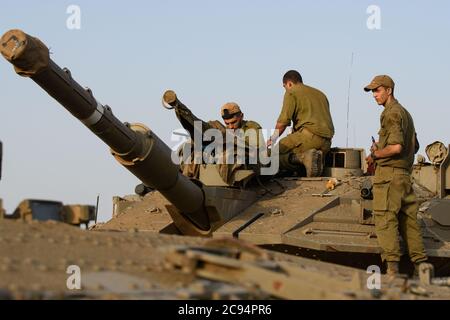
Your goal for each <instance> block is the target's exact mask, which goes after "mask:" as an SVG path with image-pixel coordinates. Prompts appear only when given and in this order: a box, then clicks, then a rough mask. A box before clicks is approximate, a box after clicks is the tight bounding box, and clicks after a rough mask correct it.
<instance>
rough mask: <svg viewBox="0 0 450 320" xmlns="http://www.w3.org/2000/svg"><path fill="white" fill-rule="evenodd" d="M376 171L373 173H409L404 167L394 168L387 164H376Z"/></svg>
mask: <svg viewBox="0 0 450 320" xmlns="http://www.w3.org/2000/svg"><path fill="white" fill-rule="evenodd" d="M376 170H377V171H376V172H375V175H377V174H408V175H409V174H410V173H411V171H410V170H408V169H405V168H395V167H389V166H380V165H378V166H377V169H376Z"/></svg>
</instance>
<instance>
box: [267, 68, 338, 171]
mask: <svg viewBox="0 0 450 320" xmlns="http://www.w3.org/2000/svg"><path fill="white" fill-rule="evenodd" d="M283 87H284V88H285V90H286V93H285V95H284V101H283V108H282V110H281V113H280V116H279V117H278V120H277V123H276V126H275V129H276V130H275V134H274V135H273V136H272V137H271V138H270V139H269V141H268V142H267V145H268V146H270V145H272V144H273V143H275V142H276V140H277V139H278V136H280V135H282V134H283V132H284V130H285V129H286V128H287V127H288V126H289V125H290V124H291V122H292V133H291V134H289V135H287V136H286V137H285V138H283V139H281V140H280V144H279V155H280V168H281V169H285V170H288V171H297V170H298V169H299V167H298V165H300V164H301V165H303V166H304V167H305V169H306V176H308V177H317V176H320V175H321V174H322V168H323V157H324V156H325V154H326V153H327V152H328V151H329V150H330V147H331V139H332V138H333V136H334V126H333V120H332V119H331V114H330V106H329V103H328V99H327V97H326V96H325V94H323V93H322V92H321V91H319V90H317V89H315V88H312V87H310V86H307V85H305V84H303V80H302V76H301V75H300V73H299V72H298V71H296V70H290V71H288V72H286V74H285V75H284V76H283Z"/></svg>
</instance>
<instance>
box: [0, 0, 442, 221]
mask: <svg viewBox="0 0 450 320" xmlns="http://www.w3.org/2000/svg"><path fill="white" fill-rule="evenodd" d="M70 5H77V6H79V8H80V10H81V18H80V27H81V28H80V29H69V28H68V27H67V24H66V22H67V19H68V18H70V16H71V14H70V13H69V14H68V13H67V12H66V10H67V8H68V7H69V6H70ZM371 5H375V6H377V7H378V8H379V9H380V11H379V12H380V17H381V20H380V24H379V26H380V29H369V28H368V26H367V20H368V19H369V20H370V21H371V22H372V23H373V22H374V20H373V19H371V17H372V13H373V11H371V13H367V9H368V7H369V6H371ZM12 28H20V29H23V30H24V31H25V32H27V33H29V34H31V35H33V36H36V37H38V38H40V39H41V40H42V41H44V43H46V44H47V45H48V46H49V47H51V52H52V53H53V54H52V56H51V57H52V59H53V60H54V61H55V62H56V63H58V64H59V65H60V66H61V67H68V68H69V69H71V71H72V75H73V77H74V78H75V79H76V80H77V81H78V82H79V83H80V84H81V85H82V86H88V87H90V88H91V89H92V90H93V92H94V95H95V96H96V98H97V99H98V100H99V101H100V102H102V103H103V104H108V105H110V106H111V108H112V109H113V111H114V114H115V115H116V116H117V117H118V118H119V119H120V120H122V121H128V122H142V123H144V124H146V125H147V126H149V127H150V128H151V129H152V130H153V131H154V132H156V133H157V134H158V135H159V136H160V137H161V138H162V139H163V140H164V141H165V142H166V143H167V144H169V145H170V146H173V145H175V142H172V141H171V132H172V131H173V130H174V129H177V128H179V127H180V126H179V124H178V123H177V121H176V117H175V115H174V113H173V112H171V111H168V110H165V109H163V108H162V107H161V96H162V94H163V92H164V91H165V90H166V89H174V90H175V91H176V92H177V93H178V96H179V98H180V99H181V100H182V101H183V102H184V103H185V104H187V105H188V106H189V107H191V108H192V110H193V111H194V112H195V113H196V114H197V115H198V116H199V117H201V118H203V119H205V120H209V119H217V118H219V108H220V106H221V105H222V104H224V103H225V102H228V101H235V102H237V103H239V104H240V105H241V107H242V109H243V111H244V113H245V117H246V118H247V119H252V120H255V121H257V122H259V123H260V124H261V125H262V126H263V127H264V128H267V129H270V128H271V127H273V126H274V125H275V121H276V118H277V116H278V113H279V111H280V107H281V103H282V98H283V88H282V84H281V78H282V76H283V74H284V72H285V71H287V70H289V69H297V70H299V71H300V72H301V74H302V76H303V79H304V82H305V83H306V84H308V85H311V86H314V87H316V88H318V89H320V90H322V91H323V92H324V93H325V94H326V95H327V96H328V99H329V101H330V105H331V112H332V116H333V120H334V125H335V128H336V135H335V138H334V140H333V145H334V146H341V147H345V146H346V141H347V129H346V128H347V125H346V115H347V98H348V85H349V77H350V74H351V75H352V81H351V89H350V96H349V97H350V119H349V120H350V122H349V134H348V140H349V146H355V147H363V148H366V150H367V149H368V147H369V146H370V136H372V135H374V136H376V135H377V132H378V128H379V114H380V113H381V111H382V108H380V107H378V106H377V105H376V104H375V102H374V100H373V98H372V97H371V95H370V94H366V93H364V92H363V90H362V88H363V86H364V85H366V84H367V83H368V82H369V81H370V80H371V78H372V77H373V76H374V75H376V74H389V75H391V76H392V77H393V78H394V80H395V82H396V85H397V87H396V96H397V98H398V99H399V101H400V102H401V103H402V104H403V105H404V106H405V107H406V108H407V109H408V110H409V111H410V112H411V114H412V116H413V118H414V120H415V125H416V130H417V132H418V136H419V140H420V142H421V145H422V148H421V153H423V150H424V146H425V145H426V144H429V143H431V142H433V141H435V140H440V141H443V142H444V143H445V144H448V143H450V133H449V130H448V122H449V119H450V111H449V103H448V95H447V94H448V92H449V91H450V89H448V88H447V86H448V85H449V84H450V81H449V80H450V59H449V57H450V37H449V34H450V2H449V1H447V0H442V1H439V0H434V1H401V0H396V1H375V0H373V1H364V0H360V1H356V0H355V1H349V0H346V1H331V0H330V1H325V0H319V1H286V0H283V1H267V0H258V1H256V0H253V1H234V0H231V1H230V0H229V1H196V0H190V1H132V0H130V1H127V2H125V1H76V0H73V1H56V0H55V1H50V0H46V1H39V2H37V1H23V0H15V1H9V0H7V1H5V0H1V2H0V32H1V33H3V32H6V31H7V30H9V29H12ZM352 52H353V53H354V61H353V67H352V68H350V65H351V64H350V60H351V56H352ZM0 79H1V80H0V81H1V86H0V94H1V100H0V140H2V141H3V144H4V156H3V177H2V181H1V182H0V197H1V198H3V199H4V202H5V207H6V209H7V211H8V212H11V211H12V210H14V208H15V206H16V205H17V204H18V203H19V201H20V200H21V199H24V198H45V199H54V200H61V201H63V202H65V203H86V204H95V199H96V196H97V194H100V208H99V209H100V211H99V220H100V221H105V220H108V219H109V218H110V216H111V207H112V206H111V198H112V196H113V195H124V194H131V193H133V192H134V187H135V185H136V184H137V183H138V181H137V179H136V178H134V177H133V176H131V174H129V173H128V171H126V170H125V169H123V168H122V167H121V166H120V165H119V164H117V163H116V162H115V160H114V159H113V158H112V156H111V155H110V153H109V150H108V148H107V147H106V146H105V145H104V144H103V142H102V141H100V140H99V139H98V138H97V137H95V136H94V135H92V134H91V132H90V131H88V130H87V129H86V128H85V127H84V126H83V125H82V124H81V123H80V122H79V121H78V120H76V119H74V118H73V117H72V116H71V115H70V114H69V113H68V112H67V111H66V110H65V109H64V108H62V107H60V106H59V105H58V104H57V103H56V102H55V101H54V100H53V99H52V98H50V97H49V96H48V95H47V94H46V93H45V92H44V91H43V90H41V89H40V88H39V87H38V86H37V85H36V84H34V83H33V82H32V81H31V80H29V79H25V78H21V77H19V76H17V75H16V74H15V73H14V71H13V70H12V66H11V65H10V64H9V63H7V62H6V61H5V60H4V59H1V61H0Z"/></svg>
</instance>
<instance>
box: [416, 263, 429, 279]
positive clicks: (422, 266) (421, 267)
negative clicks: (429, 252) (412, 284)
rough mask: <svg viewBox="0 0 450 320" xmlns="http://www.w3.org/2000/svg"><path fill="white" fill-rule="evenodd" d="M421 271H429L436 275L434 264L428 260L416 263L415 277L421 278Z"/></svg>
mask: <svg viewBox="0 0 450 320" xmlns="http://www.w3.org/2000/svg"><path fill="white" fill-rule="evenodd" d="M421 273H422V274H423V273H429V274H431V276H434V267H433V265H432V264H430V263H428V261H427V260H425V261H421V262H415V263H414V273H413V278H416V279H417V278H420V276H421Z"/></svg>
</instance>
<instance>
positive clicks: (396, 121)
mask: <svg viewBox="0 0 450 320" xmlns="http://www.w3.org/2000/svg"><path fill="white" fill-rule="evenodd" d="M385 122H386V125H385V127H386V129H387V131H388V138H387V141H386V144H388V145H396V144H399V145H401V146H404V145H405V139H404V132H403V128H402V118H401V116H400V114H398V113H390V114H388V115H386V117H385Z"/></svg>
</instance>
